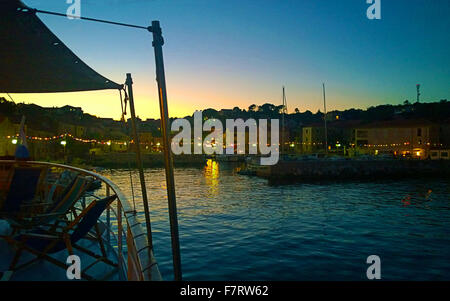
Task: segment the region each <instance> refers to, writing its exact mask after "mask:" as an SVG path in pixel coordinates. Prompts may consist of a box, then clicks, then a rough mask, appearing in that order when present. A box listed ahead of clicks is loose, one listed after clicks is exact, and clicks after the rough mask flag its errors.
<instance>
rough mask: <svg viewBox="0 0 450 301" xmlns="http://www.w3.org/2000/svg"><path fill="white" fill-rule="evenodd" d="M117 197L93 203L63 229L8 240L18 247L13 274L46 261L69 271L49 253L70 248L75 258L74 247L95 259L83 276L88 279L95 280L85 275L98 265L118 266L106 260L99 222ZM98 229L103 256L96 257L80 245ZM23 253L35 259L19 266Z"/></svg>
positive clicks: (25, 234)
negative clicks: (82, 240) (102, 263)
mask: <svg viewBox="0 0 450 301" xmlns="http://www.w3.org/2000/svg"><path fill="white" fill-rule="evenodd" d="M116 198H117V196H116V195H113V196H110V197H107V198H104V199H102V200H94V201H92V202H91V203H90V204H89V206H87V207H86V208H85V209H84V210H83V211H82V212H81V213H80V214H79V215H78V216H77V217H76V218H75V219H74V220H73V221H72V222H70V223H69V224H68V225H67V226H64V227H62V229H60V230H56V231H53V230H48V229H39V230H37V231H34V232H31V233H24V234H20V235H18V236H16V237H14V239H10V238H9V237H6V240H7V241H8V243H10V244H12V245H15V246H16V247H17V251H16V254H15V256H14V258H13V260H12V262H11V265H10V268H9V270H10V271H13V272H14V271H17V270H19V269H23V268H25V267H26V266H29V265H30V264H32V263H34V262H36V261H37V260H40V259H44V260H47V261H49V262H50V263H52V264H55V265H57V266H59V267H61V268H63V269H67V265H66V264H65V262H62V261H59V260H57V259H55V258H53V257H51V256H50V255H49V254H54V253H57V252H60V251H63V250H65V249H67V251H68V254H69V255H73V248H76V249H77V250H79V251H81V252H83V253H85V254H87V255H89V256H91V257H93V258H95V261H94V263H92V264H91V265H89V266H88V267H86V268H85V269H84V270H83V271H82V273H81V276H82V278H84V279H87V280H95V279H94V278H93V277H92V276H90V275H88V274H87V273H86V270H87V269H89V268H91V267H92V266H94V265H95V264H97V263H99V262H104V263H106V264H108V265H111V266H113V267H114V268H117V267H118V264H117V263H114V262H112V261H111V260H109V259H108V258H107V253H106V249H105V246H104V243H103V238H102V237H101V233H100V230H99V227H98V219H99V218H100V216H101V214H102V213H103V211H105V209H106V208H107V207H108V206H109V205H110V204H111V203H112V202H113V201H114V200H115V199H116ZM93 229H95V232H96V234H97V241H98V243H99V247H100V250H101V253H102V254H101V255H97V254H95V253H94V252H93V251H91V250H87V249H85V248H83V247H81V246H79V245H78V244H77V242H78V241H80V240H81V239H82V238H84V237H86V236H87V235H88V234H89V233H90V232H91V230H93ZM23 251H28V252H30V253H31V254H33V255H35V256H36V258H35V259H33V260H31V261H28V262H25V263H22V264H20V265H17V264H18V262H19V259H20V257H21V254H22V252H23Z"/></svg>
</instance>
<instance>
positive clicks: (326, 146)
mask: <svg viewBox="0 0 450 301" xmlns="http://www.w3.org/2000/svg"><path fill="white" fill-rule="evenodd" d="M322 86H323V109H324V115H323V120H324V124H325V154H327V155H328V133H327V101H326V97H325V83H322Z"/></svg>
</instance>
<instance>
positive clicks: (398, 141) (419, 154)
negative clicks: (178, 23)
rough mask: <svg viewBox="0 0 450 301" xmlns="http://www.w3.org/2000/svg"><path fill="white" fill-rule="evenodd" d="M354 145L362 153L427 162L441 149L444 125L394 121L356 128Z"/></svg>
mask: <svg viewBox="0 0 450 301" xmlns="http://www.w3.org/2000/svg"><path fill="white" fill-rule="evenodd" d="M354 146H355V148H356V149H357V150H359V151H360V152H361V153H368V154H373V155H378V154H381V153H389V154H392V155H395V156H404V157H413V158H418V159H426V158H429V157H430V150H431V149H433V148H440V147H441V146H442V145H441V142H440V126H439V125H438V124H436V123H433V122H430V121H428V120H403V119H402V120H391V121H383V122H377V123H371V124H368V125H364V126H360V127H358V128H355V140H354Z"/></svg>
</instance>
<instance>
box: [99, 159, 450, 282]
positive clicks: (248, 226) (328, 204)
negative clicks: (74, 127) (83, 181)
mask: <svg viewBox="0 0 450 301" xmlns="http://www.w3.org/2000/svg"><path fill="white" fill-rule="evenodd" d="M101 174H103V175H105V176H107V177H109V178H110V179H112V180H113V181H114V182H115V183H116V184H118V185H119V187H120V188H121V189H122V190H123V192H124V193H125V194H126V195H128V196H129V197H130V203H133V201H132V197H131V196H132V193H131V191H132V190H131V181H130V173H129V171H127V170H103V171H102V172H101ZM145 176H146V181H147V190H148V196H149V200H150V209H151V222H152V229H153V239H154V251H155V256H156V258H157V260H158V263H159V268H160V270H161V273H162V275H163V278H164V279H167V280H170V279H173V270H172V255H171V244H170V228H169V217H168V210H167V198H166V186H165V173H164V170H163V169H146V170H145ZM132 177H133V184H134V185H133V187H134V194H135V199H136V201H135V205H136V208H137V210H138V211H139V212H140V213H139V215H140V216H141V219H142V221H144V214H143V205H142V202H141V201H140V199H141V190H140V188H139V187H140V185H139V180H138V179H139V177H138V174H137V171H133V172H132ZM175 182H176V194H177V201H178V220H179V232H180V243H181V256H182V270H183V276H184V279H185V280H365V279H367V276H366V270H367V268H368V267H369V266H370V264H367V263H366V260H367V257H368V256H370V255H378V256H379V257H380V259H381V277H382V279H384V280H450V235H449V233H450V182H449V180H448V179H447V180H436V179H433V180H431V179H430V180H423V179H422V180H405V181H387V180H386V181H378V182H371V183H369V182H360V183H358V182H348V183H328V184H296V185H287V186H269V185H268V184H267V181H266V180H264V179H259V178H256V177H248V176H243V175H239V174H237V169H236V167H235V166H233V165H230V164H225V163H217V162H213V161H209V162H208V164H207V166H205V168H203V169H202V168H180V169H176V170H175Z"/></svg>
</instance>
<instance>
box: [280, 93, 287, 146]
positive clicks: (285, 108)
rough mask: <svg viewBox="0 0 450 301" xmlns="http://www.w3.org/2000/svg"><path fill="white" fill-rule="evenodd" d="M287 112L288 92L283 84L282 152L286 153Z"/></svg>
mask: <svg viewBox="0 0 450 301" xmlns="http://www.w3.org/2000/svg"><path fill="white" fill-rule="evenodd" d="M286 113H287V101H286V93H285V89H284V86H283V109H282V116H281V128H282V130H281V153H282V154H283V153H284V149H285V141H284V137H285V136H286V128H285V116H284V115H285V114H286Z"/></svg>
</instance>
